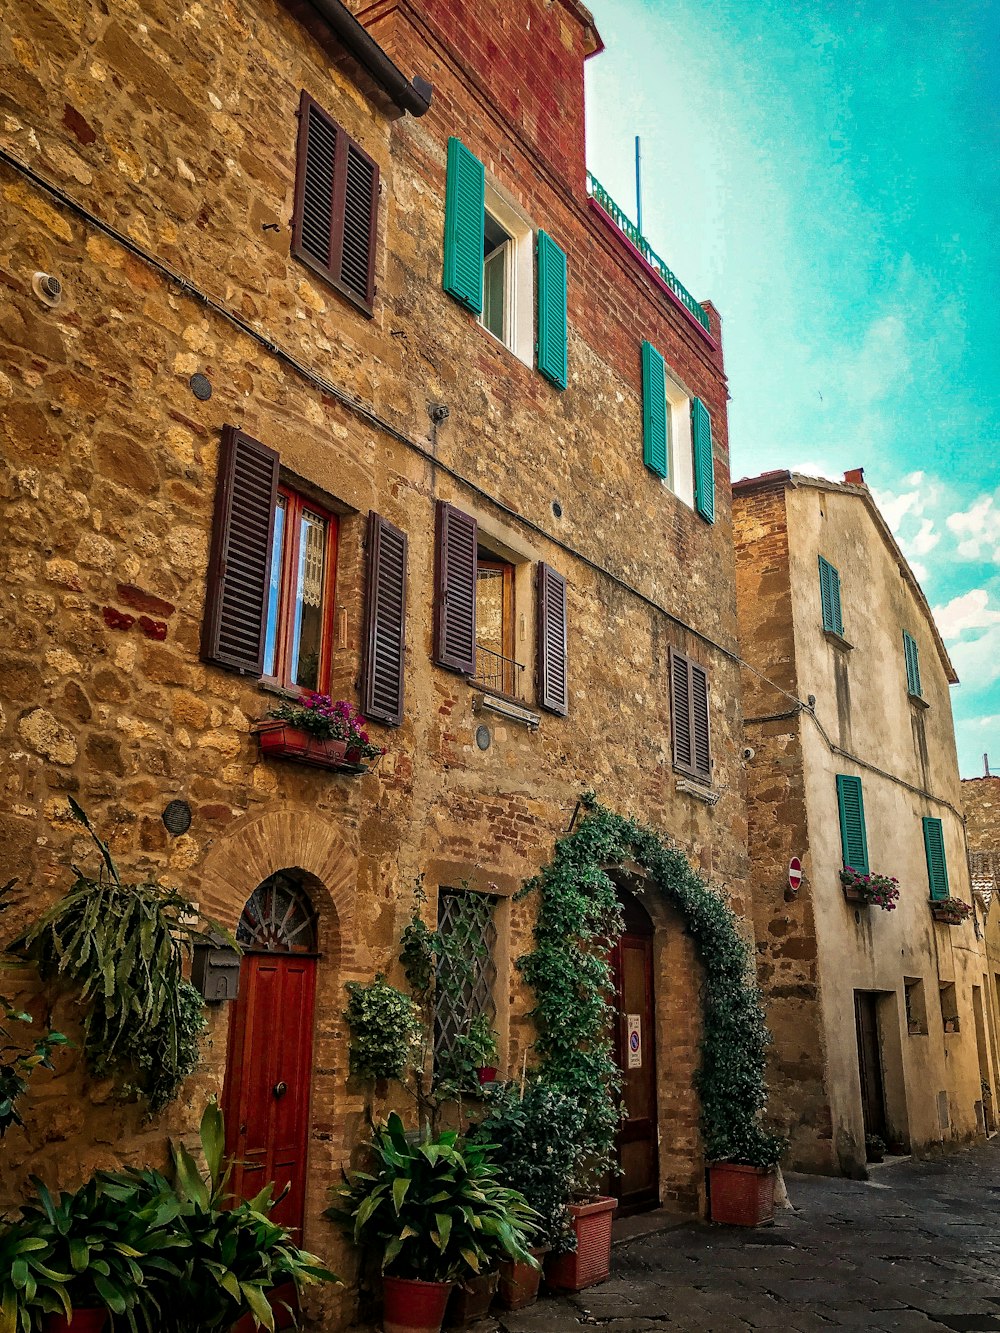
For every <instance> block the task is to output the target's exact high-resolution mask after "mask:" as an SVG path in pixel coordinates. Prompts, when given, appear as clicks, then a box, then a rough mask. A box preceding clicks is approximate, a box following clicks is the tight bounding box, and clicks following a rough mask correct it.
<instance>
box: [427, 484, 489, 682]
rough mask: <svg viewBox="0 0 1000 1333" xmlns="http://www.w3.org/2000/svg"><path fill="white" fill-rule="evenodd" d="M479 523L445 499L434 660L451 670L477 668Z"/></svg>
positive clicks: (438, 546) (438, 531)
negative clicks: (477, 552) (477, 550)
mask: <svg viewBox="0 0 1000 1333" xmlns="http://www.w3.org/2000/svg"><path fill="white" fill-rule="evenodd" d="M478 533H479V525H478V524H477V523H476V520H475V519H474V518H472V517H470V515H468V514H464V513H463V512H462V511H461V510H460V509H456V508H455V507H454V505H450V504H448V503H447V501H445V500H439V501H438V503H437V513H436V519H435V581H434V583H435V616H434V660H435V662H437V664H438V665H439V666H443V667H447V669H448V670H449V671H458V672H460V673H461V674H462V675H463V676H471V675H473V674H474V673H475V670H476V569H477V557H476V547H477V542H478Z"/></svg>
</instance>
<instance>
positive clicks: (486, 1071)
mask: <svg viewBox="0 0 1000 1333" xmlns="http://www.w3.org/2000/svg"><path fill="white" fill-rule="evenodd" d="M476 1073H477V1074H478V1076H479V1082H480V1085H481V1086H482V1087H484V1088H486V1087H489V1085H490V1084H491V1083H495V1082H496V1081H497V1068H496V1065H480V1066H479V1068H478V1069H477V1070H476Z"/></svg>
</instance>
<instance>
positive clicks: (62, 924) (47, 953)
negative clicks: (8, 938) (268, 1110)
mask: <svg viewBox="0 0 1000 1333" xmlns="http://www.w3.org/2000/svg"><path fill="white" fill-rule="evenodd" d="M70 806H71V808H72V811H73V815H74V816H75V818H76V819H78V820H79V821H80V823H81V824H83V826H84V827H85V828H86V829H87V831H88V832H89V833H90V836H91V837H92V838H93V840H94V842H95V843H96V844H97V847H98V849H99V851H100V853H101V861H102V865H101V869H100V871H99V874H98V878H97V879H92V878H91V877H90V876H88V875H85V874H84V873H83V871H82V870H78V869H77V868H76V867H75V866H74V867H73V869H74V872H75V874H76V880H75V882H74V883H73V885H72V887H71V888H70V889H69V892H68V893H67V894H66V895H65V897H63V898H60V900H59V901H58V902H57V903H56V904H55V905H54V906H53V907H52V908H50V909H49V911H48V912H46V913H45V915H44V916H43V917H42V918H41V919H40V920H39V921H37V922H36V923H35V925H34V926H32V927H31V928H30V930H28V931H27V932H26V933H25V934H24V935H23V936H22V937H21V938H20V939H19V940H17V941H15V942H14V945H12V948H17V949H19V950H22V951H23V952H24V953H26V954H27V955H28V956H29V957H30V958H32V959H34V961H35V962H36V963H37V964H38V969H39V972H40V973H41V975H42V977H43V978H44V979H48V980H56V979H59V980H65V981H68V982H71V983H72V984H73V985H74V987H75V988H76V989H77V991H78V992H79V997H80V1000H81V1001H82V1003H83V1005H84V1006H85V1009H86V1017H85V1019H84V1023H83V1050H84V1055H85V1056H86V1059H87V1064H88V1065H89V1067H90V1069H91V1071H92V1072H93V1073H94V1074H96V1075H98V1076H99V1077H102V1076H105V1075H113V1076H114V1077H115V1078H116V1079H117V1080H118V1082H119V1083H120V1084H122V1085H123V1091H127V1092H131V1091H132V1090H133V1089H134V1090H137V1091H138V1092H139V1093H140V1094H141V1095H142V1096H143V1097H144V1098H145V1099H146V1101H147V1103H148V1106H149V1111H150V1113H151V1114H153V1113H155V1112H157V1111H159V1110H160V1109H161V1108H162V1107H164V1106H165V1105H166V1104H167V1103H168V1102H169V1101H172V1100H173V1098H174V1097H176V1095H177V1093H178V1091H179V1090H180V1086H181V1084H182V1083H183V1081H184V1079H185V1078H186V1077H187V1075H188V1074H190V1073H191V1071H192V1070H193V1069H194V1067H195V1065H196V1064H197V1061H198V1054H199V1041H200V1038H201V1034H202V1032H203V1031H204V1028H205V1019H204V1012H203V1005H202V1000H201V996H200V995H199V994H198V992H197V991H196V990H195V989H194V987H193V986H192V985H191V984H190V982H188V981H187V980H185V978H184V975H183V971H182V968H183V963H184V958H185V954H188V953H190V950H191V947H192V945H193V944H194V942H195V941H196V940H206V941H207V940H208V938H209V930H215V931H219V930H220V927H218V926H216V925H214V924H213V923H211V922H205V923H204V925H205V929H204V930H202V929H199V928H198V927H197V925H195V924H192V923H195V922H198V921H199V920H200V919H201V918H200V917H199V915H198V913H197V912H196V911H195V909H194V907H193V905H192V904H191V903H190V902H189V901H188V900H187V899H186V898H185V897H183V896H182V895H181V894H179V893H177V892H176V891H175V890H173V889H167V888H163V887H162V886H161V885H159V884H156V883H153V882H145V883H123V882H122V880H121V877H120V875H119V873H118V869H117V867H116V866H115V863H114V861H113V860H112V857H111V852H110V849H109V848H108V845H107V844H106V843H104V842H102V841H101V840H100V838H98V836H97V834H96V833H95V832H94V830H93V828H92V827H91V824H90V821H89V819H88V818H87V816H86V814H85V813H84V812H83V810H82V809H81V808H80V807H79V806H78V805H77V803H76V802H75V801H74V800H73V799H72V797H71V798H70ZM222 933H223V934H224V935H225V933H226V932H224V931H223V932H222ZM227 938H228V936H227Z"/></svg>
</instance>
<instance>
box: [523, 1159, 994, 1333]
mask: <svg viewBox="0 0 1000 1333" xmlns="http://www.w3.org/2000/svg"><path fill="white" fill-rule="evenodd" d="M787 1185H788V1193H789V1197H790V1199H791V1201H792V1203H793V1205H794V1209H795V1211H793V1212H792V1211H785V1212H783V1213H781V1214H780V1215H779V1219H778V1222H777V1223H776V1225H775V1226H773V1227H770V1228H766V1229H762V1230H760V1231H756V1232H754V1231H748V1232H742V1231H739V1230H737V1229H736V1228H729V1227H727V1228H721V1227H708V1226H684V1227H681V1228H677V1229H674V1230H671V1231H666V1232H660V1233H658V1234H656V1235H652V1236H647V1237H645V1238H643V1239H641V1240H636V1241H633V1242H630V1243H628V1244H626V1245H622V1246H619V1247H617V1248H616V1250H615V1255H614V1260H613V1271H612V1276H611V1278H610V1280H609V1281H608V1282H606V1283H604V1284H602V1285H601V1286H597V1287H592V1288H591V1289H590V1290H589V1291H584V1292H581V1293H580V1294H579V1295H578V1296H573V1297H569V1298H567V1299H562V1300H553V1299H543V1300H542V1301H540V1302H539V1303H538V1305H536V1306H535V1307H534V1308H533V1309H530V1310H526V1311H524V1312H521V1313H519V1314H513V1315H508V1316H505V1317H504V1319H503V1322H502V1325H500V1327H502V1329H503V1330H504V1331H505V1333H556V1331H561V1330H564V1329H573V1328H579V1327H581V1326H583V1327H586V1326H599V1327H601V1328H605V1329H609V1330H614V1333H640V1331H642V1333H645V1330H650V1333H652V1331H653V1330H662V1329H684V1330H687V1331H688V1333H742V1331H743V1330H746V1329H775V1330H780V1331H781V1333H812V1330H820V1329H830V1328H854V1329H872V1330H913V1333H945V1331H946V1330H951V1331H952V1333H980V1330H982V1331H983V1333H986V1331H987V1330H1000V1268H998V1254H1000V1234H998V1228H997V1220H996V1219H997V1205H998V1202H1000V1146H998V1145H997V1143H996V1142H994V1143H993V1144H990V1145H989V1146H987V1147H986V1148H981V1149H975V1150H973V1151H969V1152H964V1153H961V1154H959V1155H957V1156H954V1157H950V1158H947V1159H945V1160H942V1161H936V1162H909V1161H905V1162H900V1163H898V1164H889V1165H886V1166H881V1167H875V1168H873V1170H872V1178H871V1180H870V1181H867V1182H859V1181H851V1180H841V1179H827V1178H824V1177H815V1176H800V1175H790V1176H789V1177H788V1178H787Z"/></svg>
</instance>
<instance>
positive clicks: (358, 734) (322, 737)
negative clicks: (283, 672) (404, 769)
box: [254, 691, 385, 768]
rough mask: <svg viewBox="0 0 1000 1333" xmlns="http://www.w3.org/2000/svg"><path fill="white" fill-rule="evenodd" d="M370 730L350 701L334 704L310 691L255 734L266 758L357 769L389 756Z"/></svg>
mask: <svg viewBox="0 0 1000 1333" xmlns="http://www.w3.org/2000/svg"><path fill="white" fill-rule="evenodd" d="M366 728H367V723H366V722H365V719H364V718H363V717H362V716H361V714H360V713H359V712H358V710H357V708H355V706H354V705H353V704H352V703H348V701H347V700H346V699H338V700H336V701H334V700H333V699H331V698H330V696H329V695H328V694H315V693H313V692H311V691H307V692H306V693H304V694H303V695H302V696H301V698H298V699H288V700H286V701H285V702H283V703H281V704H279V705H278V706H277V707H276V708H272V709H270V711H269V712H268V714H267V718H265V720H264V721H262V722H258V723H257V724H256V726H255V727H254V730H255V731H256V732H257V734H258V737H259V740H260V747H261V750H262V751H263V752H264V753H265V754H272V755H274V756H275V757H277V758H284V759H297V760H299V761H300V762H301V763H306V764H315V765H316V766H317V767H320V768H341V767H347V768H356V767H357V766H358V765H360V764H362V763H363V762H364V760H366V759H378V758H380V757H381V756H382V755H383V754H384V753H385V750H384V749H383V748H382V746H381V745H376V744H375V743H374V742H373V741H372V740H371V738H370V737H369V735H368V731H367V729H366Z"/></svg>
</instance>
